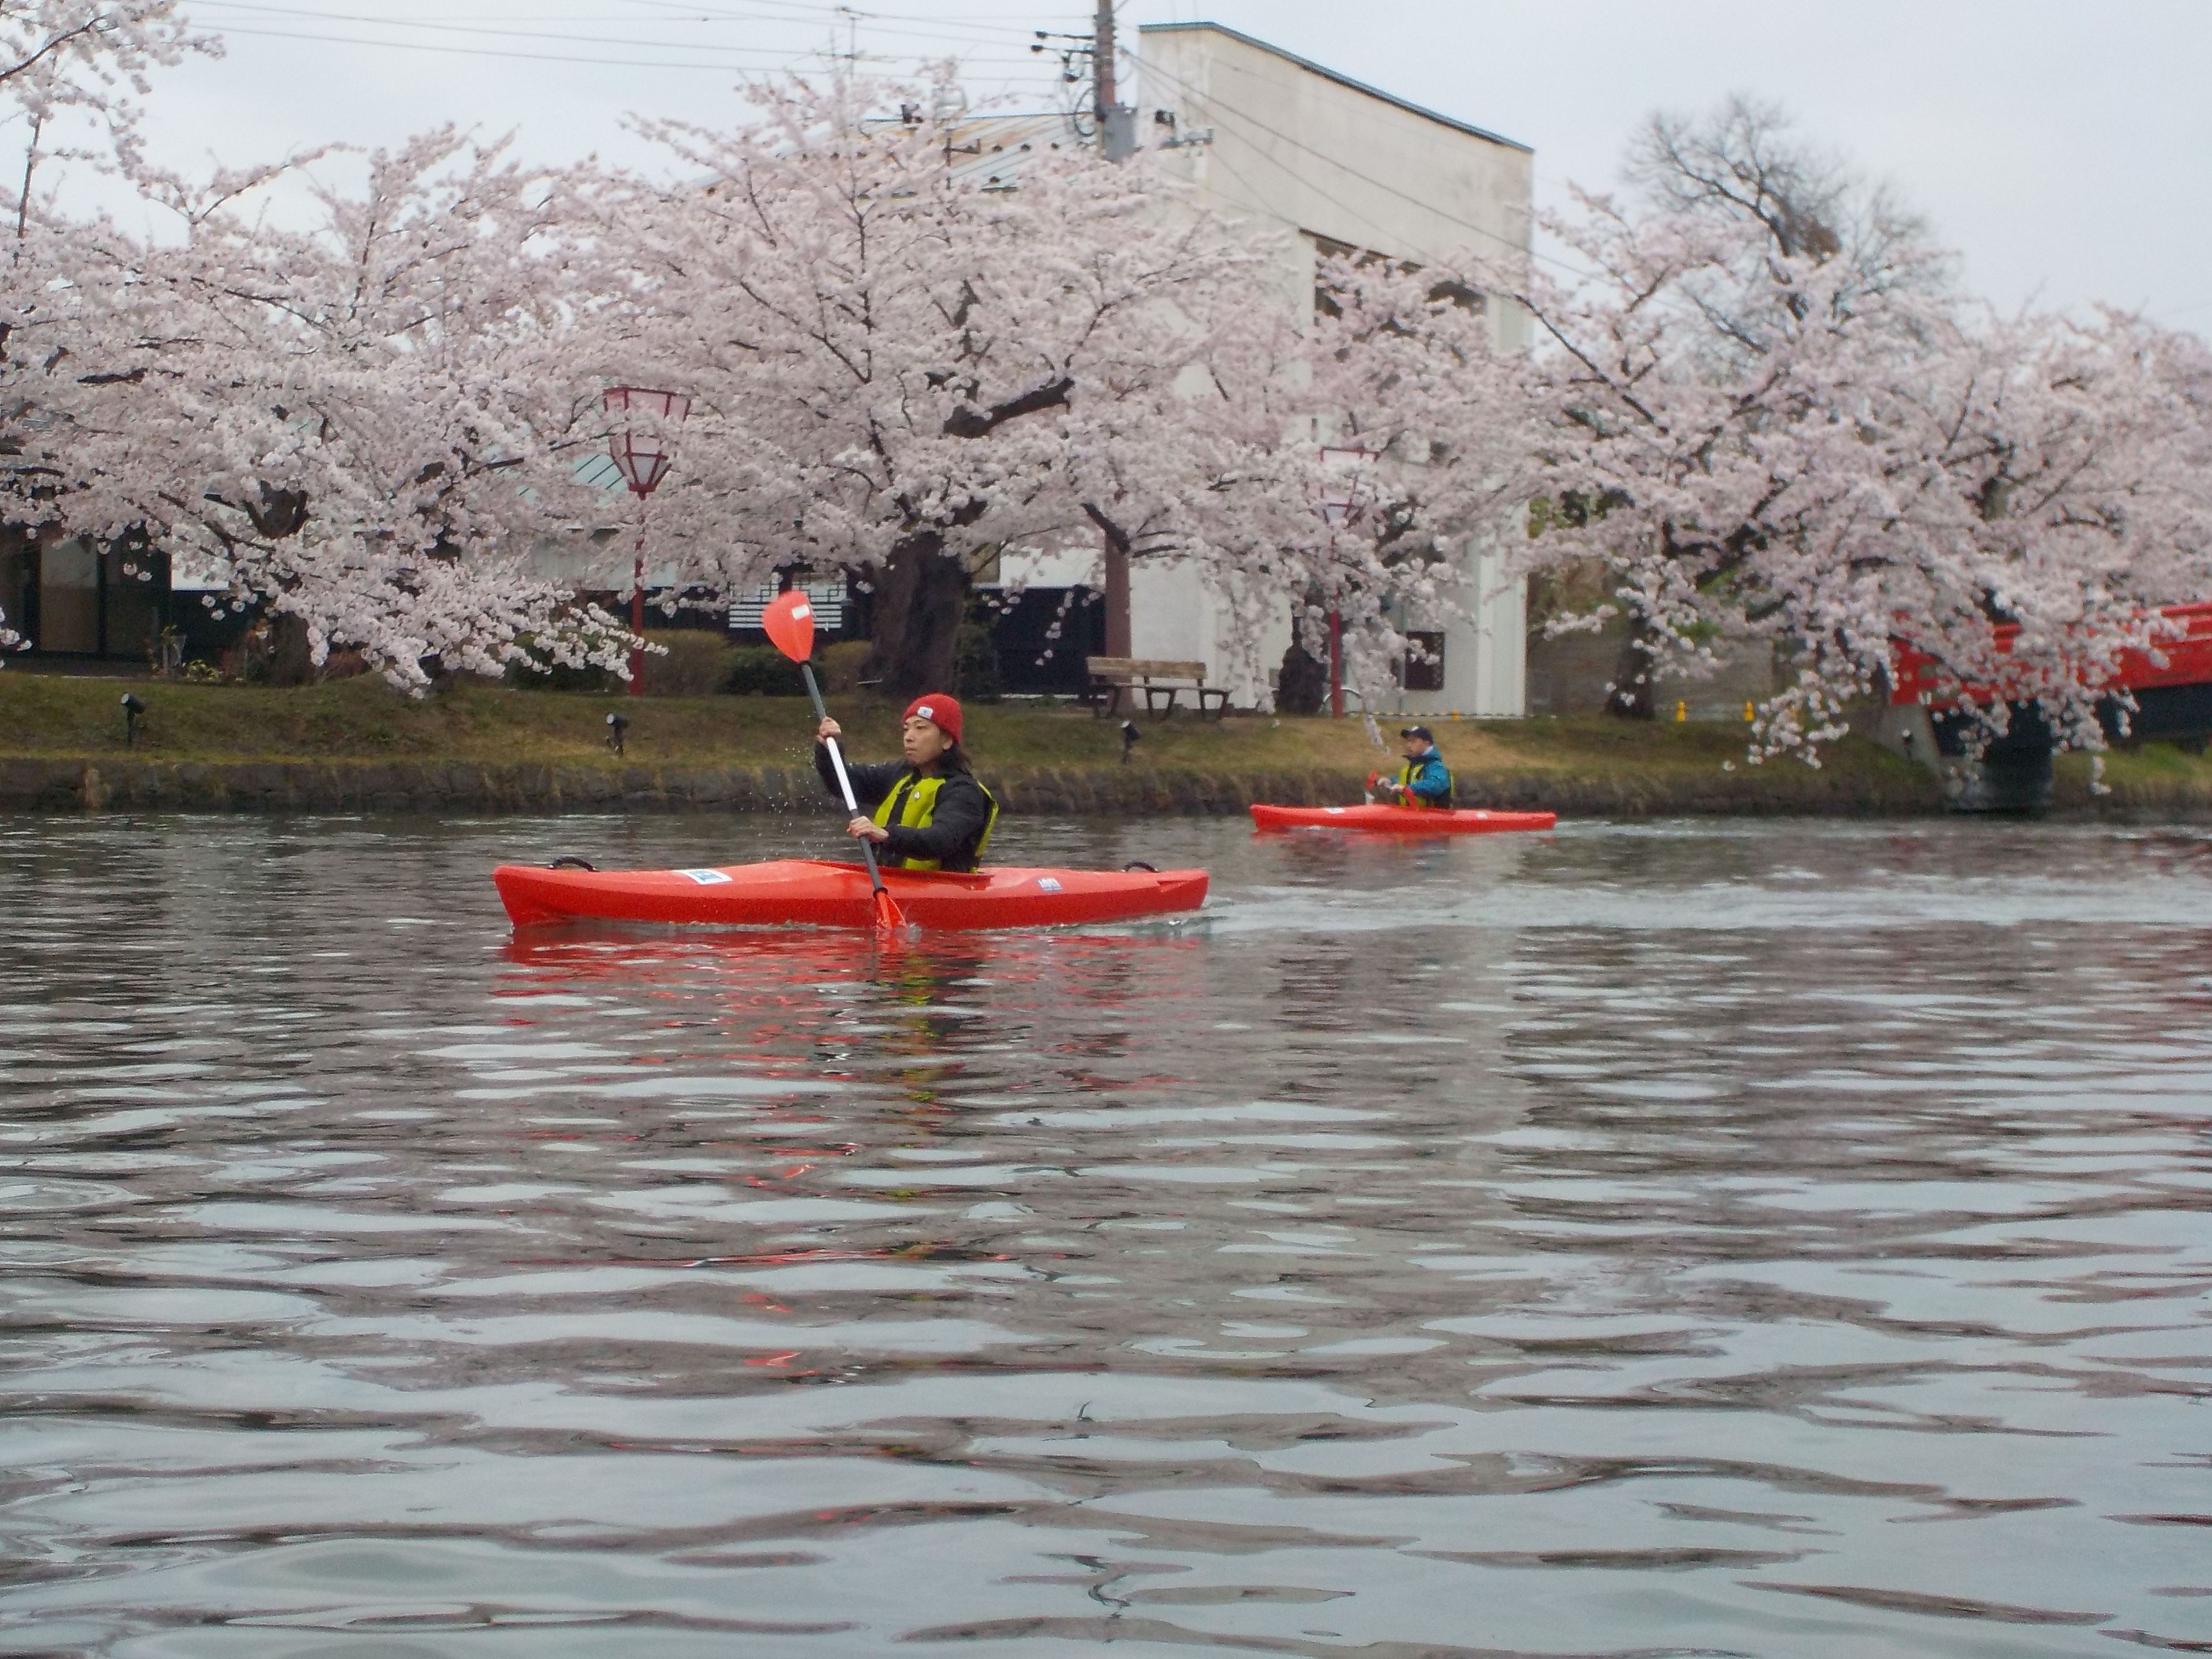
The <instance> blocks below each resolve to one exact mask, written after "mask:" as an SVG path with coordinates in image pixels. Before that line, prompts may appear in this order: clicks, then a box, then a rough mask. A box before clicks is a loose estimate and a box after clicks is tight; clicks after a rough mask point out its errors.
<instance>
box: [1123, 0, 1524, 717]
mask: <svg viewBox="0 0 2212 1659" xmlns="http://www.w3.org/2000/svg"><path fill="white" fill-rule="evenodd" d="M1139 43H1140V44H1139V56H1140V62H1139V69H1138V76H1137V130H1138V138H1139V143H1145V144H1148V145H1152V146H1153V147H1154V148H1155V149H1158V151H1159V154H1160V156H1161V159H1162V160H1163V161H1164V163H1165V164H1166V165H1167V166H1169V167H1172V168H1173V169H1175V170H1176V171H1177V172H1179V173H1182V175H1183V176H1184V177H1186V178H1188V179H1189V180H1190V182H1191V184H1192V185H1193V187H1194V193H1195V194H1196V197H1197V198H1198V200H1199V201H1200V202H1201V203H1202V204H1206V205H1207V206H1209V207H1211V208H1212V209H1214V210H1217V211H1219V212H1222V213H1225V214H1227V215H1229V216H1232V217H1237V218H1241V219H1243V220H1245V221H1247V222H1249V223H1250V224H1252V225H1253V226H1254V227H1255V228H1256V229H1259V230H1261V231H1266V232H1270V233H1274V234H1281V235H1284V236H1285V238H1286V241H1285V249H1284V256H1283V269H1282V270H1280V271H1279V273H1278V276H1277V279H1276V281H1275V282H1274V283H1273V284H1272V285H1271V286H1273V288H1274V289H1275V293H1274V294H1273V295H1272V296H1271V297H1272V298H1273V301H1274V302H1275V303H1279V304H1284V305H1292V306H1300V307H1306V306H1310V305H1311V303H1312V297H1313V263H1312V262H1313V258H1314V248H1315V239H1316V238H1327V239H1328V240H1332V241H1335V242H1340V243H1343V244H1346V245H1347V246H1352V247H1357V248H1362V249H1366V250H1370V251H1372V252H1378V253H1383V254H1387V255H1389V256H1390V257H1392V258H1402V259H1411V260H1414V261H1417V262H1419V263H1421V264H1452V265H1455V266H1459V267H1463V266H1464V265H1465V264H1466V263H1467V260H1468V257H1469V256H1476V257H1479V258H1487V259H1491V260H1493V261H1498V260H1502V261H1506V262H1509V263H1510V262H1513V261H1516V260H1517V259H1518V258H1521V257H1522V256H1524V255H1525V253H1526V251H1527V248H1528V225H1529V212H1530V194H1531V190H1532V185H1533V176H1534V161H1535V157H1534V153H1533V152H1532V151H1531V150H1530V149H1528V147H1527V146H1526V145H1523V144H1519V143H1514V142H1513V141H1511V140H1510V139H1507V138H1503V137H1498V135H1496V134H1494V133H1488V132H1485V131H1481V130H1480V128H1476V127H1474V126H1470V125H1467V124H1466V123H1463V122H1459V121H1455V120H1452V119H1450V118H1448V117H1445V116H1442V115H1438V114H1437V113H1435V112H1432V111H1428V110H1424V109H1421V108H1419V107H1418V106H1414V105H1412V104H1408V103H1407V102H1405V101H1404V100H1401V99H1396V98H1393V97H1391V96H1390V95H1389V94H1385V93H1383V92H1381V91H1378V90H1376V88H1370V87H1365V86H1362V85H1360V84H1359V83H1358V82H1354V81H1352V80H1350V79H1348V78H1347V77H1345V76H1339V75H1337V74H1335V73H1334V71H1332V70H1328V69H1327V68H1325V67H1323V66H1322V65H1320V64H1311V63H1309V62H1306V61H1305V60H1304V59H1301V58H1297V57H1294V56H1292V55H1291V54H1290V53H1287V52H1280V51H1279V50H1277V49H1276V48H1274V47H1272V46H1267V45H1266V44H1265V43H1264V42H1261V41H1258V40H1253V39H1251V38H1250V37H1249V36H1246V35H1243V34H1239V33H1237V32H1236V31H1234V30H1231V29H1225V28H1223V27H1220V26H1219V25H1218V24H1212V23H1161V24H1151V25H1147V26H1146V27H1144V28H1143V29H1142V30H1141V31H1139ZM1158 112H1167V113H1169V114H1170V115H1172V116H1173V117H1174V125H1172V126H1169V125H1165V124H1164V123H1161V122H1159V121H1158V120H1156V119H1155V116H1156V114H1157V113H1158ZM1171 140H1172V141H1173V143H1172V145H1171V146H1170V141H1171ZM1164 146H1167V147H1164ZM1489 316H1490V319H1491V323H1492V331H1493V337H1494V339H1495V340H1496V341H1497V343H1498V346H1499V347H1500V349H1519V348H1520V347H1521V346H1522V345H1523V344H1525V343H1526V337H1527V327H1526V319H1525V318H1524V317H1523V316H1522V313H1520V311H1519V310H1518V308H1517V307H1514V306H1511V305H1510V304H1501V303H1498V302H1495V301H1493V302H1492V305H1491V307H1490V310H1489ZM1467 558H1468V590H1467V591H1468V602H1469V604H1470V608H1471V609H1472V611H1473V612H1474V614H1473V616H1472V617H1471V618H1469V619H1468V620H1464V621H1460V622H1455V623H1453V624H1451V625H1450V626H1449V628H1448V629H1446V630H1445V632H1446V639H1445V644H1444V687H1443V690H1441V691H1435V692H1429V691H1421V692H1407V693H1403V694H1401V696H1400V697H1399V698H1398V699H1397V700H1396V702H1397V704H1398V706H1401V707H1402V708H1404V709H1406V710H1407V712H1409V713H1414V712H1417V713H1422V714H1449V713H1450V712H1452V711H1454V710H1457V711H1459V712H1461V713H1462V714H1483V715H1488V716H1493V717H1507V718H1510V717H1514V716H1517V715H1520V714H1522V713H1524V712H1525V711H1526V708H1527V703H1526V698H1525V695H1524V662H1523V652H1524V639H1525V635H1526V632H1527V623H1526V609H1527V607H1526V603H1525V585H1524V584H1522V583H1521V582H1519V581H1511V582H1509V581H1506V580H1504V579H1503V578H1502V576H1501V575H1500V574H1499V571H1498V562H1497V561H1496V560H1495V559H1494V558H1493V557H1490V556H1477V555H1476V554H1474V553H1473V552H1470V553H1469V554H1468V556H1467ZM1131 596H1132V604H1131V610H1132V617H1131V620H1132V634H1133V640H1132V648H1133V650H1134V651H1135V652H1136V653H1137V654H1138V655H1139V656H1163V657H1180V658H1196V659H1203V660H1204V661H1206V664H1207V667H1208V676H1209V678H1216V679H1218V680H1220V681H1221V682H1222V683H1224V684H1231V685H1232V686H1234V687H1236V691H1235V693H1234V695H1235V697H1236V700H1237V702H1239V703H1246V702H1251V701H1254V700H1255V698H1257V697H1259V696H1262V695H1264V690H1263V688H1264V685H1265V677H1266V675H1267V671H1268V670H1270V669H1272V668H1273V667H1274V666H1275V665H1277V664H1279V662H1280V661H1281V659H1282V654H1283V652H1284V650H1285V648H1287V647H1288V646H1289V644H1290V627H1289V622H1288V617H1287V612H1286V611H1285V612H1284V613H1283V614H1280V615H1270V616H1269V617H1267V618H1265V619H1264V620H1259V619H1246V620H1247V622H1248V623H1249V624H1250V625H1249V626H1248V629H1247V630H1246V631H1247V632H1249V633H1256V634H1258V635H1260V636H1261V638H1262V639H1263V640H1264V641H1265V643H1264V644H1263V645H1262V647H1261V651H1260V653H1259V654H1260V656H1261V659H1262V660H1261V661H1260V662H1259V663H1258V664H1257V665H1256V666H1248V665H1243V664H1239V663H1237V662H1234V661H1232V660H1231V656H1232V655H1233V653H1231V652H1230V651H1229V650H1227V649H1226V648H1225V647H1226V646H1227V643H1228V639H1227V636H1228V635H1230V633H1231V631H1232V630H1231V628H1230V626H1229V624H1230V622H1231V619H1230V618H1226V617H1222V616H1221V615H1220V614H1219V607H1220V605H1222V603H1223V601H1222V600H1220V599H1218V598H1216V597H1215V596H1213V595H1211V594H1208V593H1207V592H1205V590H1204V589H1203V587H1202V586H1201V585H1200V583H1199V581H1198V580H1197V578H1196V576H1195V575H1194V574H1188V573H1184V574H1181V575H1178V574H1176V573H1173V572H1163V573H1158V574H1152V575H1140V576H1139V579H1138V580H1137V581H1136V582H1135V583H1133V586H1132V590H1131ZM1278 609H1279V607H1278Z"/></svg>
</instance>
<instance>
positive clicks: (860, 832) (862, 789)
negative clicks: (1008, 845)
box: [814, 691, 999, 870]
mask: <svg viewBox="0 0 2212 1659" xmlns="http://www.w3.org/2000/svg"><path fill="white" fill-rule="evenodd" d="M843 735H844V732H843V730H842V727H840V726H838V724H837V722H836V721H835V720H823V722H822V724H821V725H820V726H818V727H817V728H816V730H815V733H814V769H815V770H816V771H817V772H818V773H820V774H821V775H822V782H823V787H825V788H827V789H828V790H829V792H830V793H832V794H836V793H837V774H836V770H835V769H833V768H832V767H831V766H830V764H829V739H830V738H836V737H842V736H843ZM900 747H902V749H903V750H905V751H906V758H905V759H904V760H903V761H885V762H884V763H881V764H880V765H875V766H856V765H854V764H853V763H851V762H850V761H849V760H848V762H847V763H846V764H845V775H847V776H848V777H849V778H850V779H852V781H853V797H854V799H855V800H857V801H858V802H859V803H860V805H861V807H862V808H863V809H864V814H865V815H864V816H862V817H856V818H854V820H853V821H852V823H848V825H846V826H845V828H846V833H847V834H848V835H853V836H866V837H867V838H868V839H869V840H870V841H872V842H875V843H876V844H877V846H878V848H881V849H882V853H883V854H884V862H886V863H890V864H892V865H895V866H897V867H898V868H900V869H902V870H973V869H974V868H975V866H976V865H977V863H978V862H979V861H981V859H982V856H983V849H984V848H985V847H987V846H988V845H989V844H990V840H991V831H992V830H993V829H994V828H996V827H997V824H998V822H999V803H998V802H997V801H995V800H994V799H992V798H991V792H990V791H989V790H987V789H986V788H985V787H983V786H982V785H981V784H980V783H978V782H977V781H975V769H974V768H972V767H970V766H969V764H968V757H967V754H966V752H965V751H964V750H962V749H961V747H960V705H959V703H958V702H956V701H955V700H954V699H952V698H951V697H948V696H945V695H944V694H943V693H942V692H938V691H930V692H925V693H924V694H923V695H922V696H919V697H916V698H915V700H914V701H913V702H910V703H908V705H907V706H906V720H905V723H904V725H903V726H902V728H901V732H900ZM870 808H872V809H873V810H872V811H867V810H866V809H870Z"/></svg>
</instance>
